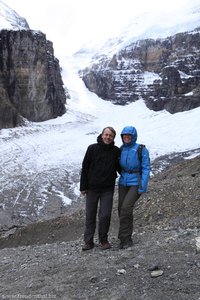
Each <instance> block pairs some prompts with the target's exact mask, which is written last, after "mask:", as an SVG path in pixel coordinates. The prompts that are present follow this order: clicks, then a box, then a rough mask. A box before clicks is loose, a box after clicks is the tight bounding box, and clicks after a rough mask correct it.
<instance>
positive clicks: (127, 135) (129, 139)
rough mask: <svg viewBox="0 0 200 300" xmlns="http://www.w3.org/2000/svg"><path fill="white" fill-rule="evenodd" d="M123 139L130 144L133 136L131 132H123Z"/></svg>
mask: <svg viewBox="0 0 200 300" xmlns="http://www.w3.org/2000/svg"><path fill="white" fill-rule="evenodd" d="M122 139H123V142H124V143H126V144H128V143H130V142H131V140H132V136H131V134H123V136H122Z"/></svg>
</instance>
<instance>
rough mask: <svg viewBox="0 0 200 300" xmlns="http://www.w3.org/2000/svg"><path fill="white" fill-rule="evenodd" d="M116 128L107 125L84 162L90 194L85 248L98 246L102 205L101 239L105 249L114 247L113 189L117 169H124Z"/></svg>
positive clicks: (83, 182) (84, 184) (83, 186)
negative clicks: (111, 229)
mask: <svg viewBox="0 0 200 300" xmlns="http://www.w3.org/2000/svg"><path fill="white" fill-rule="evenodd" d="M115 136H116V132H115V130H114V129H113V128H112V127H106V128H104V129H103V131H102V133H101V134H100V135H99V136H98V138H97V143H96V144H92V145H90V146H89V147H88V149H87V151H86V154H85V157H84V159H83V163H82V171H81V179H80V191H81V194H82V195H86V223H85V232H84V241H85V245H84V246H83V248H82V250H90V249H92V248H93V247H94V240H93V239H94V233H95V229H96V215H97V208H98V202H99V201H100V206H99V228H98V235H99V242H100V245H101V247H102V249H109V248H110V247H111V245H110V243H109V242H108V231H109V227H110V219H111V212H112V205H113V193H114V187H115V180H116V178H117V171H118V172H119V173H120V166H119V157H120V149H119V148H118V147H117V146H115V145H114V138H115Z"/></svg>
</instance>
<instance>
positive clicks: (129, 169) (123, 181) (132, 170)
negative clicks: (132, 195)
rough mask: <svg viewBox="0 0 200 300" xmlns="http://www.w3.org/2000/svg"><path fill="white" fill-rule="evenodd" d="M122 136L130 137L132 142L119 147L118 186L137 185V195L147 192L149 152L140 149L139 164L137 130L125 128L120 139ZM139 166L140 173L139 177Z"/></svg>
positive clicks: (144, 148)
mask: <svg viewBox="0 0 200 300" xmlns="http://www.w3.org/2000/svg"><path fill="white" fill-rule="evenodd" d="M123 134H130V135H131V136H132V140H131V142H130V143H128V144H126V143H124V142H123V145H122V146H121V156H120V166H121V168H122V172H121V175H120V178H119V185H123V186H137V185H138V186H139V187H138V193H145V192H146V191H147V186H148V181H149V175H150V159H149V151H148V150H147V148H146V147H143V148H142V163H141V164H140V161H139V158H138V148H139V144H137V143H136V140H137V130H136V129H135V128H134V127H132V126H127V127H124V129H123V130H122V132H121V137H122V136H123ZM122 141H123V139H122ZM140 166H141V171H142V174H141V175H140Z"/></svg>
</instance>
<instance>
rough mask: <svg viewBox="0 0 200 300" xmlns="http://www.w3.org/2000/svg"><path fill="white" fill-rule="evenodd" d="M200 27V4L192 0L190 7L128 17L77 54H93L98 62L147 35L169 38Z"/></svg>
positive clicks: (155, 37)
mask: <svg viewBox="0 0 200 300" xmlns="http://www.w3.org/2000/svg"><path fill="white" fill-rule="evenodd" d="M199 26H200V5H199V3H198V2H197V1H195V0H193V1H191V3H190V5H189V6H188V7H180V8H178V9H176V10H174V11H173V10H172V9H170V10H169V11H166V12H165V13H163V11H155V12H153V11H152V12H151V13H149V12H145V13H142V14H139V15H136V16H134V18H132V19H127V23H126V24H125V25H124V26H123V27H122V28H121V30H120V31H119V32H118V33H116V35H115V36H112V37H110V38H107V39H106V40H105V39H100V40H98V38H94V39H93V40H91V41H87V43H86V44H85V45H82V47H81V49H80V50H79V51H77V53H76V55H82V56H83V55H87V56H88V55H90V56H91V57H92V58H93V59H92V61H94V60H95V59H98V58H101V56H102V55H106V56H112V55H113V54H115V53H116V52H119V51H120V50H121V49H123V48H125V47H126V46H128V45H130V44H132V43H133V42H136V41H137V40H142V39H146V38H148V39H149V38H152V39H157V38H166V37H167V36H171V35H175V34H176V33H179V32H185V31H190V30H193V29H195V28H197V27H199Z"/></svg>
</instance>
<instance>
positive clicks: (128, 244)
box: [119, 239, 133, 249]
mask: <svg viewBox="0 0 200 300" xmlns="http://www.w3.org/2000/svg"><path fill="white" fill-rule="evenodd" d="M132 246H133V241H132V240H131V239H130V240H128V241H124V242H122V241H121V242H120V244H119V249H127V248H130V247H132Z"/></svg>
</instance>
